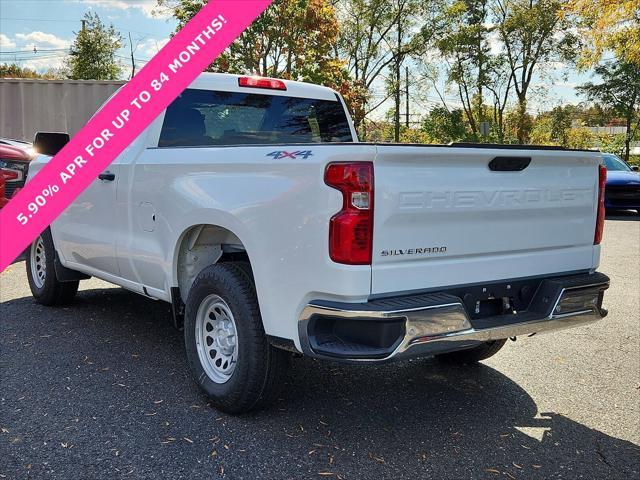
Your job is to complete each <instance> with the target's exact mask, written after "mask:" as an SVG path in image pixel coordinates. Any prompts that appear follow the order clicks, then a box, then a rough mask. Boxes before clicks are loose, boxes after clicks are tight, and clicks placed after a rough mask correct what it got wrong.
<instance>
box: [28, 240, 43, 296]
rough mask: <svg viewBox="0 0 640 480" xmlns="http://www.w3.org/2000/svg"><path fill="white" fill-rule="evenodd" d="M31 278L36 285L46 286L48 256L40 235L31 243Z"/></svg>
mask: <svg viewBox="0 0 640 480" xmlns="http://www.w3.org/2000/svg"><path fill="white" fill-rule="evenodd" d="M30 260H31V261H30V263H31V278H33V283H35V285H36V287H38V288H42V287H44V281H45V279H46V278H47V257H46V255H45V253H44V240H43V239H42V236H39V237H38V238H37V239H36V241H35V242H33V243H32V244H31V258H30Z"/></svg>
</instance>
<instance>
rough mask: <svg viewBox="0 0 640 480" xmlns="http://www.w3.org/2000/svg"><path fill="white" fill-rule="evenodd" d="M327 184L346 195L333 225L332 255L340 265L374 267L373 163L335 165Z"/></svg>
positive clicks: (331, 234) (331, 230)
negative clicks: (372, 262) (372, 253)
mask: <svg viewBox="0 0 640 480" xmlns="http://www.w3.org/2000/svg"><path fill="white" fill-rule="evenodd" d="M324 181H325V183H326V184H327V185H329V186H330V187H333V188H335V189H337V190H340V192H342V210H340V211H339V212H338V213H336V214H335V215H334V216H333V217H331V221H330V222H329V256H330V257H331V260H333V261H334V262H336V263H345V264H347V265H370V264H371V252H372V249H373V163H370V162H354V163H331V164H329V165H328V166H327V169H326V171H325V174H324Z"/></svg>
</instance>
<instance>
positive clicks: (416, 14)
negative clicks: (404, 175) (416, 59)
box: [335, 0, 444, 138]
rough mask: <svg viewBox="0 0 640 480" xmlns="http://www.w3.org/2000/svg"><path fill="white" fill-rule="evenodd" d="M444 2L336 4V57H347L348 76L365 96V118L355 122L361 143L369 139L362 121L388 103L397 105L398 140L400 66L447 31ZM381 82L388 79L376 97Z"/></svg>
mask: <svg viewBox="0 0 640 480" xmlns="http://www.w3.org/2000/svg"><path fill="white" fill-rule="evenodd" d="M443 2H444V0H434V1H429V2H424V1H421V0H336V1H335V3H336V8H337V12H338V19H339V21H340V36H339V41H338V51H337V54H338V55H339V56H341V57H343V58H345V60H346V63H347V68H348V71H349V73H350V74H351V76H352V77H353V79H354V81H355V82H356V83H357V84H358V85H360V86H361V87H362V88H363V89H364V91H365V94H366V105H365V108H364V110H363V112H362V113H363V116H362V117H356V118H355V119H354V120H355V123H356V126H357V127H359V130H360V132H361V137H362V138H365V137H366V136H367V131H366V125H365V124H364V122H363V120H364V117H365V116H366V115H369V114H370V113H372V112H373V111H375V110H376V109H377V108H379V107H380V106H381V105H383V104H384V103H385V102H386V101H387V100H389V99H390V98H393V99H394V104H395V107H394V109H393V112H395V117H394V124H395V126H394V136H398V135H399V133H400V128H399V123H400V122H399V117H400V108H398V107H399V103H400V96H401V90H402V85H403V82H402V79H401V78H402V65H403V63H404V62H405V60H406V59H407V58H408V57H411V56H415V55H419V54H421V53H423V52H424V51H425V50H426V49H427V48H428V45H429V44H430V43H431V42H432V40H433V37H434V35H435V34H436V32H438V31H439V30H440V29H441V28H442V27H443V25H442V22H441V20H440V10H439V7H438V6H439V5H441V4H442V3H443ZM383 77H386V82H385V86H386V89H385V94H384V95H383V96H381V97H376V98H374V97H373V95H372V93H373V90H374V87H375V84H376V82H378V81H379V80H380V79H381V78H383ZM405 87H406V85H405ZM372 127H374V128H376V130H377V131H378V130H379V128H378V127H376V126H374V125H372Z"/></svg>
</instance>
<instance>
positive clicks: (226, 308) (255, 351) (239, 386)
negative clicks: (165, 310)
mask: <svg viewBox="0 0 640 480" xmlns="http://www.w3.org/2000/svg"><path fill="white" fill-rule="evenodd" d="M184 341H185V347H186V354H187V359H188V361H189V367H190V369H191V372H192V373H193V375H194V377H195V379H196V381H197V382H198V384H199V385H200V387H201V388H202V389H203V390H204V391H205V393H206V394H207V395H208V396H209V397H210V398H211V400H212V403H213V405H214V406H215V407H216V408H217V409H219V410H221V411H224V412H227V413H244V412H248V411H251V410H255V409H258V408H261V407H264V406H267V405H268V404H269V403H271V402H272V401H273V400H274V399H275V397H276V395H277V393H278V391H279V389H280V387H281V386H282V383H283V378H284V374H285V373H286V369H287V363H288V355H287V354H286V353H285V352H283V351H281V350H278V349H276V348H274V347H273V346H271V345H270V344H269V342H268V341H267V337H266V335H265V332H264V328H263V326H262V319H261V317H260V309H259V306H258V300H257V297H256V292H255V287H254V284H253V279H252V277H251V269H250V268H249V265H248V264H241V263H235V262H228V263H220V264H215V265H211V266H209V267H207V268H205V269H204V270H203V271H202V272H200V274H199V275H198V277H197V278H196V280H195V281H194V282H193V285H192V287H191V290H190V291H189V295H188V298H187V303H186V311H185V323H184Z"/></svg>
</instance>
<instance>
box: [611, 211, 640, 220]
mask: <svg viewBox="0 0 640 480" xmlns="http://www.w3.org/2000/svg"><path fill="white" fill-rule="evenodd" d="M605 219H606V220H614V221H619V222H640V214H638V213H636V212H635V211H633V210H607V213H606V216H605Z"/></svg>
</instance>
